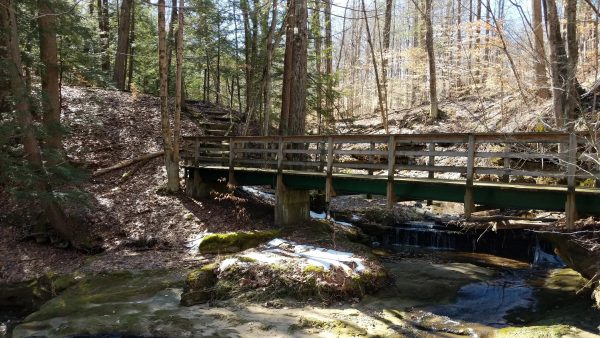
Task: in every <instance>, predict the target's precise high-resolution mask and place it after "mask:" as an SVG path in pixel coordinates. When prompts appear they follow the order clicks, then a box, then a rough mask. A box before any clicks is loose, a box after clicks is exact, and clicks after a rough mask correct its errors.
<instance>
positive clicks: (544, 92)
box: [531, 0, 550, 99]
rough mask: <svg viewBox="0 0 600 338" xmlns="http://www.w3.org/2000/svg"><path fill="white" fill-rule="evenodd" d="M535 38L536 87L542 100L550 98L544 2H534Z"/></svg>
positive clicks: (540, 0) (537, 93)
mask: <svg viewBox="0 0 600 338" xmlns="http://www.w3.org/2000/svg"><path fill="white" fill-rule="evenodd" d="M531 7H532V11H533V15H532V16H533V38H534V49H535V58H534V64H535V67H534V68H535V87H536V95H537V96H538V97H540V98H544V99H547V98H550V90H549V89H548V77H547V76H546V52H545V51H544V26H543V25H542V0H532V1H531Z"/></svg>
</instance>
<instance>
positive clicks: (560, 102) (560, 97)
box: [544, 0, 578, 129]
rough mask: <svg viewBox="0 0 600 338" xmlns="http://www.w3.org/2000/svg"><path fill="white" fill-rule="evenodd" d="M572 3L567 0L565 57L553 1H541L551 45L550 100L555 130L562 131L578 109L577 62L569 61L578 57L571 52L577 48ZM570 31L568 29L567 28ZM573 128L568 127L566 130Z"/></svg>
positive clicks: (556, 10) (574, 7)
mask: <svg viewBox="0 0 600 338" xmlns="http://www.w3.org/2000/svg"><path fill="white" fill-rule="evenodd" d="M575 2H576V1H575V0H567V3H566V6H565V14H566V17H567V39H568V40H569V52H570V53H572V54H571V55H567V51H566V48H565V42H564V40H563V38H562V34H561V29H560V25H561V23H560V18H559V16H558V9H557V6H556V0H544V5H545V6H544V14H545V17H546V22H547V24H548V42H549V44H550V64H551V69H552V72H551V73H552V100H553V106H554V117H555V119H556V127H557V128H558V129H563V128H564V127H565V126H567V122H569V120H570V119H571V118H572V117H574V111H575V108H576V106H577V103H578V102H577V98H578V95H577V90H576V86H575V84H576V83H577V80H576V78H575V69H576V68H575V67H576V66H577V60H570V58H571V57H575V58H576V57H577V51H573V50H571V48H573V47H575V48H576V45H577V40H576V39H577V36H576V31H575V29H574V28H575V27H574V25H575V22H574V21H575V13H574V11H575V10H576V9H577V7H576V4H575ZM569 27H570V28H569ZM571 128H572V125H571V124H568V129H571Z"/></svg>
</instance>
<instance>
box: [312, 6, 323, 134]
mask: <svg viewBox="0 0 600 338" xmlns="http://www.w3.org/2000/svg"><path fill="white" fill-rule="evenodd" d="M321 1H322V0H315V2H314V3H315V8H314V9H313V11H312V22H311V26H312V27H311V31H312V33H313V40H314V45H315V74H316V101H317V102H316V110H317V134H319V135H321V133H322V130H323V76H322V71H321V65H322V54H321V47H322V41H321Z"/></svg>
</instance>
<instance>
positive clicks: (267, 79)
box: [263, 0, 278, 136]
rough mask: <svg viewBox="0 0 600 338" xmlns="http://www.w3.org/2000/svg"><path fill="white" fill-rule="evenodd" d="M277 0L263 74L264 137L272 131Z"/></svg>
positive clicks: (274, 2)
mask: <svg viewBox="0 0 600 338" xmlns="http://www.w3.org/2000/svg"><path fill="white" fill-rule="evenodd" d="M277 4H278V1H277V0H273V6H272V8H271V25H270V27H269V31H268V33H267V55H266V61H265V68H264V72H263V83H264V88H263V100H264V103H263V106H264V111H265V118H264V119H263V135H265V136H268V135H269V132H270V129H271V108H272V107H271V89H272V83H273V81H272V79H271V73H272V69H273V53H274V52H275V45H274V43H273V39H274V34H275V29H276V28H277Z"/></svg>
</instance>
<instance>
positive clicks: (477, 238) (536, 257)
mask: <svg viewBox="0 0 600 338" xmlns="http://www.w3.org/2000/svg"><path fill="white" fill-rule="evenodd" d="M377 241H378V242H380V243H382V245H383V246H385V247H389V248H391V249H403V248H427V249H433V250H442V251H462V252H478V253H488V254H494V255H498V256H502V257H508V258H514V259H519V260H522V261H527V262H530V263H531V264H533V265H535V266H544V267H563V266H564V263H563V262H562V261H561V260H560V258H559V257H558V256H556V255H555V254H554V253H553V247H552V245H551V244H550V243H549V242H547V241H544V240H542V239H540V238H538V236H537V235H536V234H535V233H533V232H530V231H524V230H518V229H510V230H499V231H496V232H494V231H486V230H483V229H477V230H468V231H467V230H464V229H460V228H458V227H454V226H450V225H439V224H436V223H434V222H423V221H412V222H406V223H403V224H399V225H398V226H396V227H390V228H389V230H388V231H387V233H385V234H383V236H381V238H377Z"/></svg>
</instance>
